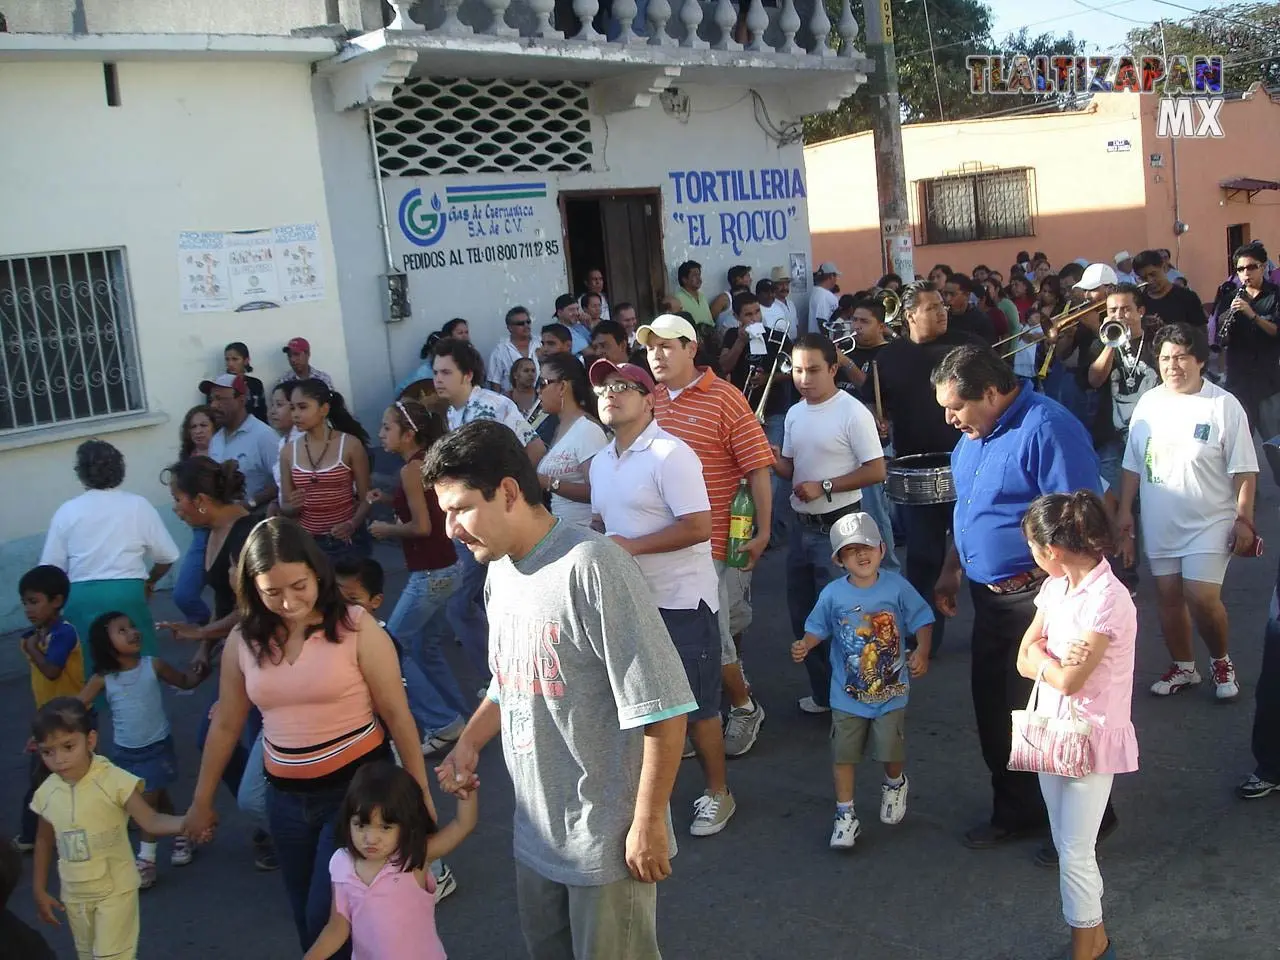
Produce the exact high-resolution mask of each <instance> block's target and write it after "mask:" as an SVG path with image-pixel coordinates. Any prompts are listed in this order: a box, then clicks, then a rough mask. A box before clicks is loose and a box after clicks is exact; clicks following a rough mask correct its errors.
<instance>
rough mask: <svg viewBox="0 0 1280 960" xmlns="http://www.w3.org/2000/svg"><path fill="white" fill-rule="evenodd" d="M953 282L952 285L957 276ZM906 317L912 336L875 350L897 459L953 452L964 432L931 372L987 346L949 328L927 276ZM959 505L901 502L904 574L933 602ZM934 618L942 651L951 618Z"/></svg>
mask: <svg viewBox="0 0 1280 960" xmlns="http://www.w3.org/2000/svg"><path fill="white" fill-rule="evenodd" d="M947 286H951V281H948V282H947ZM902 314H903V317H904V319H905V321H906V330H907V336H905V337H900V338H898V339H896V340H892V341H890V342H889V343H888V344H886V345H885V346H884V347H882V348H881V349H880V350H879V351H878V352H877V354H876V366H877V367H878V369H879V372H880V395H881V398H882V400H883V401H884V411H885V418H886V419H887V420H888V421H889V425H890V427H891V428H892V433H893V448H894V452H895V454H896V455H897V456H898V457H905V456H910V455H912V454H920V453H940V454H947V455H949V454H950V453H951V451H952V449H953V448H954V447H955V445H956V443H957V442H958V441H959V439H960V431H959V430H957V429H956V428H955V427H953V426H951V425H950V424H949V423H947V420H946V411H945V410H943V409H942V407H941V406H939V405H938V401H937V400H936V399H935V395H934V391H933V385H932V384H931V383H930V381H929V376H930V374H932V373H933V369H934V367H936V366H937V365H938V364H939V363H940V362H941V361H942V358H943V357H945V356H946V355H947V354H948V353H950V352H951V351H952V350H954V349H955V348H956V347H959V346H963V345H965V344H975V345H978V346H986V344H985V343H984V342H983V341H982V339H981V338H979V337H977V336H975V335H973V334H971V333H967V332H965V331H963V330H952V329H950V327H949V319H948V313H947V307H946V304H944V303H943V301H942V295H941V294H940V293H938V292H937V290H935V289H934V287H933V284H931V283H929V282H928V281H923V280H922V281H917V282H916V283H911V284H908V285H907V286H906V287H904V288H903V290H902ZM988 322H989V321H988ZM862 397H863V400H864V401H867V402H871V403H874V399H875V398H874V394H873V385H872V381H871V378H870V377H868V378H867V381H866V383H865V385H864V386H863V389H862ZM890 467H891V468H892V463H891V464H890ZM953 508H954V504H951V503H934V504H916V505H911V506H900V507H899V511H900V516H902V518H903V522H904V524H905V526H906V528H907V530H906V533H907V563H906V568H905V570H904V573H905V574H906V577H907V580H908V581H909V582H910V583H911V585H912V586H913V587H915V588H916V590H917V591H918V592H919V594H920V596H922V597H924V598H925V599H926V600H928V601H929V604H930V607H932V606H933V588H934V586H935V585H936V584H937V582H938V575H939V574H940V573H941V572H942V564H943V561H944V560H945V559H946V553H947V535H948V533H949V532H950V531H951V516H952V511H953ZM934 617H935V619H934V626H933V648H932V653H933V654H934V655H936V654H937V651H938V649H939V648H940V647H941V646H942V640H943V636H944V635H945V633H946V617H944V616H942V615H941V614H940V613H939V612H938V611H937V610H936V609H934Z"/></svg>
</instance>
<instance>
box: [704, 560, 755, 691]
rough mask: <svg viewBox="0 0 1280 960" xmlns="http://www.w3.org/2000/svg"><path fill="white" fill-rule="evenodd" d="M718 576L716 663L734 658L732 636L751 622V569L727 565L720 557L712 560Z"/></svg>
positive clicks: (735, 657)
mask: <svg viewBox="0 0 1280 960" xmlns="http://www.w3.org/2000/svg"><path fill="white" fill-rule="evenodd" d="M713 562H714V563H715V565H716V576H717V577H719V578H720V609H719V611H717V613H716V619H717V620H719V622H720V663H721V665H722V666H723V665H724V664H729V663H737V662H738V648H737V646H736V645H735V644H734V642H733V638H734V637H736V636H740V635H741V634H742V633H743V632H745V631H746V629H747V627H749V626H751V571H750V570H742V569H739V568H738V567H730V566H728V565H727V564H726V563H725V562H724V561H723V560H715V561H713Z"/></svg>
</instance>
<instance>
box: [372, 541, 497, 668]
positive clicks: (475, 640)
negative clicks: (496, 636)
mask: <svg viewBox="0 0 1280 960" xmlns="http://www.w3.org/2000/svg"><path fill="white" fill-rule="evenodd" d="M453 545H454V547H455V548H456V549H457V551H458V586H457V589H455V590H454V592H453V596H451V597H450V598H449V604H448V607H447V612H448V615H449V622H450V623H452V624H453V630H454V632H455V633H456V634H457V635H458V642H459V643H460V644H462V651H463V653H465V654H466V655H467V659H468V660H470V661H471V665H472V666H473V667H475V669H476V672H477V673H479V674H480V679H481V680H482V681H484V684H485V686H488V685H489V617H488V616H487V615H486V614H485V612H484V581H485V577H487V576H488V575H489V568H488V566H487V565H485V564H483V563H480V562H478V561H477V560H476V558H475V557H473V556H472V555H471V551H470V550H468V549H467V547H466V545H465V544H462V543H459V542H458V541H456V540H455V541H454V542H453ZM393 632H394V631H393Z"/></svg>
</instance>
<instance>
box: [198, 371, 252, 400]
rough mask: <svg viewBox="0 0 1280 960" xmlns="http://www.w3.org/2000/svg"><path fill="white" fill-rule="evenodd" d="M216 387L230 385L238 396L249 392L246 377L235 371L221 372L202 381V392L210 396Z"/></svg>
mask: <svg viewBox="0 0 1280 960" xmlns="http://www.w3.org/2000/svg"><path fill="white" fill-rule="evenodd" d="M214 387H230V388H231V389H232V390H234V391H235V392H236V394H237V395H238V396H244V395H245V394H246V393H248V392H249V385H248V384H247V383H245V382H244V377H241V376H238V375H236V374H233V373H220V374H218V375H217V376H216V377H214V378H213V379H212V380H201V381H200V392H201V393H203V394H204V395H205V396H208V395H209V393H210V391H212V390H213V388H214Z"/></svg>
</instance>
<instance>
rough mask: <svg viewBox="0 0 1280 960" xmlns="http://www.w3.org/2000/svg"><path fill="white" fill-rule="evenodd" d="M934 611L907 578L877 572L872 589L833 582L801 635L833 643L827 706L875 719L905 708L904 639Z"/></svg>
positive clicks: (845, 581)
mask: <svg viewBox="0 0 1280 960" xmlns="http://www.w3.org/2000/svg"><path fill="white" fill-rule="evenodd" d="M931 623H933V611H932V610H930V609H929V605H928V604H927V603H925V602H924V598H923V597H921V596H920V594H919V593H917V592H916V590H915V588H914V587H912V586H911V584H909V583H908V582H907V581H906V579H905V578H903V577H902V576H900V575H898V574H896V573H893V572H891V571H888V570H881V571H879V573H878V575H877V578H876V582H875V583H874V584H873V585H872V586H870V587H858V586H855V585H854V584H853V583H852V582H851V581H850V580H849V578H848V577H840V578H839V579H837V580H832V581H831V582H830V583H828V584H827V585H826V587H824V588H823V590H822V594H821V595H820V596H819V597H818V603H817V605H816V606H814V608H813V612H812V613H810V614H809V618H808V619H807V620H805V623H804V629H805V633H811V634H813V635H814V636H815V637H820V638H821V639H823V640H829V641H830V642H831V707H832V709H834V710H842V711H844V712H845V713H852V714H854V715H855V716H859V717H868V718H875V717H879V716H883V715H884V714H886V713H889V712H890V711H893V710H901V709H902V708H903V707H905V706H906V705H907V690H908V687H909V686H910V683H911V675H910V671H909V670H908V669H907V647H906V642H905V640H906V638H907V637H908V636H910V635H911V634H913V633H915V632H916V631H917V630H920V629H921V628H922V627H927V626H929V625H930V624H931Z"/></svg>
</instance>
